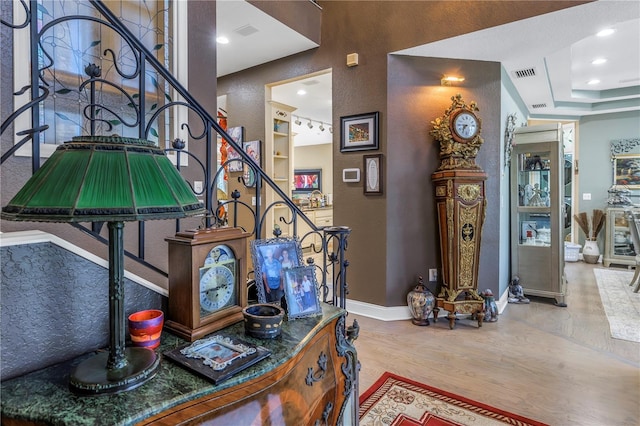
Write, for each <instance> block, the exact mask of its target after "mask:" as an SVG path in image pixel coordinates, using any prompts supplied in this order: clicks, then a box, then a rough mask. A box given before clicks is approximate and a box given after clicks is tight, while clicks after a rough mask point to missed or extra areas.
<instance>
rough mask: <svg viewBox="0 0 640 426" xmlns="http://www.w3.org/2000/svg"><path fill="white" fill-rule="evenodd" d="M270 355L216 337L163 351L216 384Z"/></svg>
mask: <svg viewBox="0 0 640 426" xmlns="http://www.w3.org/2000/svg"><path fill="white" fill-rule="evenodd" d="M270 355H271V351H270V350H268V349H266V348H264V347H262V346H257V345H254V344H252V343H249V342H246V341H244V340H241V339H238V338H236V337H235V336H233V337H232V336H225V335H222V334H215V335H213V336H208V337H205V338H202V339H199V340H196V341H195V342H193V343H190V344H186V345H183V346H180V347H178V348H176V349H172V350H169V351H166V352H164V356H165V357H167V358H169V359H170V360H172V361H174V362H176V363H177V364H179V365H180V366H182V367H184V368H186V369H187V370H191V371H193V372H194V373H196V374H199V375H200V376H203V377H205V378H206V379H208V380H210V381H211V382H213V383H214V384H218V383H220V382H222V381H224V380H227V379H228V378H230V377H231V376H233V375H234V374H237V373H239V372H240V371H242V370H244V369H246V368H248V367H251V366H252V365H254V364H256V363H257V362H259V361H262V360H263V359H265V358H267V357H268V356H270Z"/></svg>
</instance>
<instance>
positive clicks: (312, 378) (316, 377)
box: [304, 351, 327, 386]
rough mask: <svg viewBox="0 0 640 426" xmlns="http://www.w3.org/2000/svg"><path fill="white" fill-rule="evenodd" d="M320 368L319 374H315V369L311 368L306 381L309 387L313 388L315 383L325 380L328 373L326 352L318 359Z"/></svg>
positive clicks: (321, 353)
mask: <svg viewBox="0 0 640 426" xmlns="http://www.w3.org/2000/svg"><path fill="white" fill-rule="evenodd" d="M318 367H320V370H319V371H318V372H317V373H314V372H313V367H309V370H308V371H307V378H306V379H305V380H304V382H305V383H306V384H307V386H313V384H314V383H315V382H319V381H320V380H322V379H324V375H325V374H326V372H327V354H325V353H324V351H323V352H320V356H319V357H318Z"/></svg>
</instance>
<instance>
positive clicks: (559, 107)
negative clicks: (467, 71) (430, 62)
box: [217, 0, 640, 141]
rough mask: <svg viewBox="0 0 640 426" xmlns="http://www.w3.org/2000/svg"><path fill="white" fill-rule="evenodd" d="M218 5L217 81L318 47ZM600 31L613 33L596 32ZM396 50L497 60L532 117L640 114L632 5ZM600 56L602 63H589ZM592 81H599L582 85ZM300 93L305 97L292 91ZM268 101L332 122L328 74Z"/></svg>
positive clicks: (636, 10) (638, 41)
mask: <svg viewBox="0 0 640 426" xmlns="http://www.w3.org/2000/svg"><path fill="white" fill-rule="evenodd" d="M217 5H218V6H217V28H218V35H226V36H227V37H228V38H230V39H231V42H230V43H229V44H227V45H218V56H217V61H218V76H222V75H226V74H229V73H232V72H236V71H240V70H243V69H246V68H249V67H252V66H255V65H259V64H261V63H266V62H269V61H272V60H275V59H279V58H282V57H285V56H288V55H291V54H294V53H297V52H302V51H305V50H308V49H312V48H314V47H317V45H316V44H315V43H313V42H311V41H309V40H308V39H306V38H304V37H303V36H301V35H299V34H298V33H296V32H295V31H293V30H291V29H290V28H288V27H286V26H285V25H283V24H281V23H279V22H278V21H276V20H275V19H273V18H271V17H269V16H268V15H266V14H264V13H263V12H261V11H259V10H258V9H256V8H255V7H253V6H251V5H250V4H249V3H246V2H245V1H242V0H226V1H218V2H217ZM605 28H613V29H614V30H615V32H614V33H613V34H612V35H611V36H609V37H597V36H596V35H595V34H596V33H597V32H598V31H600V30H602V29H605ZM246 33H249V34H248V35H240V34H246ZM274 40H277V42H274ZM284 40H286V42H284ZM394 53H395V54H403V55H414V56H425V57H443V58H455V59H469V60H482V61H493V62H500V63H502V65H503V67H504V69H505V70H506V73H507V75H508V76H509V78H510V80H511V82H512V83H513V86H514V87H515V89H516V90H517V92H518V94H519V95H520V97H521V98H522V100H523V102H524V104H525V105H526V107H527V108H528V110H529V114H530V117H531V118H551V119H558V120H571V119H574V120H577V119H579V118H580V117H582V116H586V115H594V114H605V113H615V112H622V111H630V110H639V109H640V2H637V1H614V0H600V1H596V2H592V3H588V4H583V5H579V6H574V7H571V8H568V9H563V10H560V11H558V12H554V13H549V14H545V15H540V16H537V17H534V18H529V19H525V20H521V21H517V22H514V23H509V24H506V25H501V26H498V27H493V28H489V29H486V30H482V31H477V32H474V33H469V34H465V35H461V36H458V37H454V38H450V39H446V40H441V41H437V42H434V43H429V44H425V45H422V46H416V47H413V48H410V49H404V50H402V51H398V52H394ZM600 57H602V58H606V59H607V62H606V63H604V64H602V65H598V66H596V65H592V64H591V62H592V61H593V60H594V59H596V58H600ZM595 78H598V79H599V80H600V83H599V84H596V85H588V84H587V82H588V81H590V80H592V79H595ZM461 84H464V83H461ZM301 88H302V89H304V90H306V92H307V94H306V95H303V96H301V95H298V94H297V91H298V90H299V89H301ZM273 99H275V100H277V101H279V102H283V103H286V104H289V105H292V106H295V107H297V108H298V109H297V111H296V112H294V115H296V114H298V115H299V116H301V117H307V118H311V119H313V120H318V121H323V122H325V123H331V122H332V117H331V75H330V74H325V75H315V76H313V77H311V78H304V79H302V80H298V81H295V82H292V83H287V84H284V85H280V86H277V87H275V88H274V90H273ZM302 121H303V126H301V127H303V128H304V127H307V126H305V125H306V124H307V121H306V120H302ZM318 127H319V126H318V125H317V124H315V125H314V128H315V133H318V134H319V132H318V130H317V128H318ZM325 127H326V125H325ZM294 131H296V129H295V127H294ZM324 133H326V134H329V133H328V131H326V132H324ZM328 140H329V141H330V140H331V139H330V137H329V139H328Z"/></svg>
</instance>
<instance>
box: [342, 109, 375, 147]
mask: <svg viewBox="0 0 640 426" xmlns="http://www.w3.org/2000/svg"><path fill="white" fill-rule="evenodd" d="M379 115H380V113H379V112H377V111H376V112H370V113H367V114H359V115H349V116H346V117H340V152H349V151H367V150H371V149H378V148H379V144H378V127H379V123H378V117H379Z"/></svg>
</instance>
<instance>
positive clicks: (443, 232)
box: [430, 94, 487, 329]
mask: <svg viewBox="0 0 640 426" xmlns="http://www.w3.org/2000/svg"><path fill="white" fill-rule="evenodd" d="M451 100H452V101H453V102H452V104H451V106H450V107H449V109H447V110H446V111H445V113H444V115H443V116H442V117H440V118H437V119H436V120H434V121H432V122H431V124H432V125H433V130H431V132H430V133H431V135H432V136H433V137H434V138H435V139H436V140H437V141H438V142H440V166H439V167H438V169H437V170H436V171H435V172H434V173H432V174H431V179H432V181H433V184H434V186H435V198H436V207H437V214H438V224H439V229H440V255H441V258H442V287H441V289H440V292H439V294H438V296H437V297H436V308H434V321H437V319H438V311H439V310H440V308H442V309H445V310H447V311H448V312H449V314H448V315H447V318H448V319H449V327H450V328H452V329H453V326H454V324H455V319H456V313H466V314H472V315H473V316H477V319H478V327H482V319H483V318H484V309H483V306H484V301H483V299H482V297H481V296H480V295H479V294H478V291H477V290H478V262H479V260H480V237H481V234H482V224H483V222H484V216H485V212H486V203H487V202H486V199H485V194H484V182H485V180H486V179H487V175H486V173H484V171H483V170H482V169H481V168H480V167H479V166H478V165H477V164H476V161H475V159H476V155H477V154H478V150H479V149H480V145H482V143H483V142H484V141H483V140H482V138H481V137H480V130H481V127H482V125H481V122H480V118H479V117H478V115H477V114H476V113H477V111H478V107H477V106H476V103H475V102H471V103H470V104H469V105H467V104H466V103H465V101H464V100H463V99H462V95H460V94H457V95H456V96H452V97H451Z"/></svg>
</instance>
